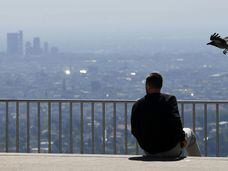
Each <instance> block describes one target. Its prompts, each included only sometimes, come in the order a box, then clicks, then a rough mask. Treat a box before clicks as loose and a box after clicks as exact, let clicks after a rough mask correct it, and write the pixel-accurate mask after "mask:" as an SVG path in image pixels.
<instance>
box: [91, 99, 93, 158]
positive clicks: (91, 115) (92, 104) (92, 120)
mask: <svg viewBox="0 0 228 171" xmlns="http://www.w3.org/2000/svg"><path fill="white" fill-rule="evenodd" d="M91 122H92V124H91V131H92V134H91V136H92V137H91V139H92V154H94V102H92V103H91Z"/></svg>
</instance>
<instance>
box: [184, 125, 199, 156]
mask: <svg viewBox="0 0 228 171" xmlns="http://www.w3.org/2000/svg"><path fill="white" fill-rule="evenodd" d="M184 132H185V138H186V140H187V146H186V150H187V152H188V155H189V156H201V153H200V149H199V146H198V144H197V141H196V136H195V134H194V132H193V131H192V130H191V129H190V128H184Z"/></svg>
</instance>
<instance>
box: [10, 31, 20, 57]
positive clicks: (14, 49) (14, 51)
mask: <svg viewBox="0 0 228 171" xmlns="http://www.w3.org/2000/svg"><path fill="white" fill-rule="evenodd" d="M7 54H8V55H22V54H23V32H22V31H20V32H19V33H7Z"/></svg>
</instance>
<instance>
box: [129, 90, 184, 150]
mask: <svg viewBox="0 0 228 171" xmlns="http://www.w3.org/2000/svg"><path fill="white" fill-rule="evenodd" d="M131 132H132V134H133V135H134V136H135V138H136V139H137V141H138V143H139V145H140V147H141V148H142V149H143V150H145V151H146V152H148V153H150V154H155V153H160V152H164V151H168V150H170V149H172V148H173V147H174V146H176V145H177V143H178V142H180V141H182V140H184V139H185V133H184V131H183V127H182V123H181V119H180V115H179V111H178V106H177V100H176V97H175V96H172V95H168V94H162V93H152V94H147V95H146V96H145V97H143V98H141V99H140V100H138V101H137V102H136V103H135V104H134V105H133V107H132V114H131Z"/></svg>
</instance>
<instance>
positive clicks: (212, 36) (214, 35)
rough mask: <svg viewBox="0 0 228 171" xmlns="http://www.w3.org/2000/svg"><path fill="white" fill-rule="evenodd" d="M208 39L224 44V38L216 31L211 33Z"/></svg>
mask: <svg viewBox="0 0 228 171" xmlns="http://www.w3.org/2000/svg"><path fill="white" fill-rule="evenodd" d="M210 40H211V41H213V42H215V43H221V44H226V40H224V39H223V38H221V37H220V36H219V34H218V33H214V34H213V35H211V37H210Z"/></svg>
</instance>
